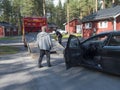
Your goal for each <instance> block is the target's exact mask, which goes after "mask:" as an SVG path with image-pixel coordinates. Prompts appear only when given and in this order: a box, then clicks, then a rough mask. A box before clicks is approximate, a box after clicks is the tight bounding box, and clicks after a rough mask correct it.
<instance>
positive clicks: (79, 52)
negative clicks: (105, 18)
mask: <svg viewBox="0 0 120 90" xmlns="http://www.w3.org/2000/svg"><path fill="white" fill-rule="evenodd" d="M64 58H65V63H66V68H67V69H69V68H71V67H74V66H79V65H81V66H87V67H89V68H95V69H98V70H101V71H105V72H109V73H113V74H118V75H120V31H114V32H106V33H101V34H98V35H95V36H92V37H90V38H88V39H86V40H84V41H80V39H79V38H78V37H76V36H74V35H70V37H69V39H68V42H67V46H66V48H65V51H64Z"/></svg>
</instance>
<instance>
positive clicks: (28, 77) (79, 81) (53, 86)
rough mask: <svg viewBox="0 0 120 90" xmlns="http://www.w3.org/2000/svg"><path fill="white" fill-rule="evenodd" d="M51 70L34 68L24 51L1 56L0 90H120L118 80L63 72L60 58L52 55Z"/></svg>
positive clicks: (77, 71)
mask: <svg viewBox="0 0 120 90" xmlns="http://www.w3.org/2000/svg"><path fill="white" fill-rule="evenodd" d="M51 62H52V65H53V66H52V67H50V68H49V67H47V65H46V61H45V57H44V60H43V66H44V67H43V68H41V69H39V68H38V67H37V57H36V58H31V56H30V55H29V54H28V53H27V51H26V50H23V51H22V52H20V53H18V54H15V55H6V56H0V90H120V77H118V76H112V75H108V74H105V73H101V72H97V71H93V70H89V69H86V68H83V67H75V68H71V69H69V70H66V68H65V63H64V60H63V56H62V55H58V54H51Z"/></svg>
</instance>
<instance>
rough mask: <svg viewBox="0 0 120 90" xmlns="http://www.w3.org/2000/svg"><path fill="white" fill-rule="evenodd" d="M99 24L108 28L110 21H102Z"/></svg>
mask: <svg viewBox="0 0 120 90" xmlns="http://www.w3.org/2000/svg"><path fill="white" fill-rule="evenodd" d="M98 26H99V28H108V21H100V22H99V23H98Z"/></svg>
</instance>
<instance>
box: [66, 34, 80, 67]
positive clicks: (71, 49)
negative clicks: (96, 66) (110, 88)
mask: <svg viewBox="0 0 120 90" xmlns="http://www.w3.org/2000/svg"><path fill="white" fill-rule="evenodd" d="M81 53H82V52H81V48H80V40H79V39H78V38H77V37H76V36H74V35H70V37H69V39H68V42H67V46H66V48H65V51H64V58H65V63H66V68H67V69H69V68H71V67H74V66H78V65H80V63H81Z"/></svg>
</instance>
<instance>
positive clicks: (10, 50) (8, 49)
mask: <svg viewBox="0 0 120 90" xmlns="http://www.w3.org/2000/svg"><path fill="white" fill-rule="evenodd" d="M18 52H19V49H18V48H17V47H13V46H0V55H6V54H16V53H18Z"/></svg>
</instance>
